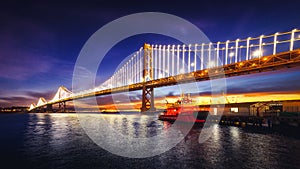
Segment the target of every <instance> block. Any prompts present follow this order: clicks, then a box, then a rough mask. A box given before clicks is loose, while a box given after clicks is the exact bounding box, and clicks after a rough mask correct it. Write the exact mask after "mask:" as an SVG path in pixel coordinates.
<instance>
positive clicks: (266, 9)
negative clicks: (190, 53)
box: [0, 0, 300, 107]
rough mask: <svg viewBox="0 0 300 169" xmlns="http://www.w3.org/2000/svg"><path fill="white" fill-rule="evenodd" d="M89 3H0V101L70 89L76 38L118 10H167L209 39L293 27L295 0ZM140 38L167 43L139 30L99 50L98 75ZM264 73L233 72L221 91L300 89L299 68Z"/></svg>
mask: <svg viewBox="0 0 300 169" xmlns="http://www.w3.org/2000/svg"><path fill="white" fill-rule="evenodd" d="M85 2H86V1H85ZM96 2H97V3H94V2H89V3H83V1H82V2H81V3H74V2H72V3H71V2H60V1H57V2H53V1H48V2H47V1H26V2H25V1H24V2H22V1H21V2H14V1H9V2H0V21H1V26H0V59H1V61H0V107H1V106H11V105H27V104H29V103H31V102H33V101H37V100H38V98H39V97H41V96H42V97H45V98H46V100H47V99H50V98H51V97H53V96H54V94H55V92H56V90H57V89H58V87H59V86H60V85H64V86H66V87H67V88H69V89H70V88H71V83H72V72H73V67H74V64H75V61H76V58H77V56H78V54H79V52H80V50H81V48H82V46H83V44H84V43H85V42H86V40H87V39H88V38H89V37H90V36H91V35H92V34H93V33H94V32H95V31H97V30H98V29H99V28H101V27H102V26H103V25H105V24H106V23H108V22H110V21H112V20H114V19H117V18H119V17H122V16H124V15H128V14H132V13H136V12H151V11H155V12H165V13H170V14H174V15H177V16H179V17H182V18H184V19H187V20H188V21H190V22H192V23H193V24H195V25H196V26H198V27H199V28H200V29H201V30H202V31H203V32H204V33H205V34H206V35H207V36H208V38H209V39H210V40H211V41H212V42H217V41H226V40H228V39H237V38H246V37H249V36H251V37H256V36H259V35H261V34H265V35H267V34H273V33H275V32H285V31H290V30H292V29H294V28H298V29H299V28H300V19H299V16H300V12H299V6H300V2H298V1H294V0H286V1H258V0H251V1H231V0H229V1H224V0H220V1H214V0H205V1H195V2H193V1H178V2H176V1H147V2H146V1H145V2H142V1H126V4H122V2H119V1H115V2H114V1H105V2H102V1H96ZM123 3H125V1H124V2H123ZM283 11H284V12H283ZM144 42H149V43H163V44H167V43H168V42H169V39H164V38H163V37H157V38H153V37H151V36H150V35H145V36H139V37H133V38H131V39H128V40H127V41H126V43H123V44H122V43H120V44H119V45H117V46H116V47H115V48H114V49H113V50H112V51H110V52H109V53H108V55H107V56H106V59H105V60H106V63H109V64H110V67H108V68H107V69H105V71H104V75H100V77H99V78H100V81H101V78H105V77H107V76H109V75H110V74H111V73H112V72H113V71H114V69H115V67H116V66H117V65H118V64H119V63H120V62H121V61H122V60H123V59H124V57H126V56H127V55H128V54H130V53H132V52H134V51H136V50H137V49H138V48H139V47H140V46H141V45H142V44H143V43H144ZM121 54H122V55H121ZM116 55H117V56H118V57H117V58H116V57H114V59H113V60H112V59H110V58H111V57H112V56H116ZM270 74H271V75H270V76H269V75H257V76H253V77H251V78H249V77H248V78H245V77H240V78H233V79H231V80H230V81H229V83H228V84H229V85H228V91H229V92H230V91H231V92H232V93H235V92H240V93H242V92H250V91H261V92H262V91H265V92H269V91H276V90H279V89H280V90H283V91H286V90H287V91H289V90H290V91H291V92H297V91H298V92H299V90H300V86H299V84H298V83H294V82H295V81H294V80H295V78H296V79H297V78H298V79H297V80H298V81H300V79H299V75H298V74H299V69H292V70H288V71H284V72H276V73H275V74H274V73H270ZM260 77H261V78H260ZM252 79H253V80H252ZM283 79H284V81H285V82H284V83H280V82H282V80H283ZM262 80H265V81H269V82H273V83H271V84H270V83H269V84H265V83H261V82H262ZM257 84H259V86H260V88H257ZM264 84H265V85H264ZM241 86H243V87H241Z"/></svg>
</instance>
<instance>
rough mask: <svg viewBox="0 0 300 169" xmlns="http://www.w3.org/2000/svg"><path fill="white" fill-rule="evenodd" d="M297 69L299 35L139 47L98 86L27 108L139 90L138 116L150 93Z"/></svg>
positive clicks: (150, 105) (149, 105) (62, 92)
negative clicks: (218, 80)
mask: <svg viewBox="0 0 300 169" xmlns="http://www.w3.org/2000/svg"><path fill="white" fill-rule="evenodd" d="M296 66H300V30H297V29H294V30H292V31H290V32H284V33H275V34H273V35H267V36H265V35H261V36H259V37H256V38H251V37H249V38H247V39H237V40H234V41H226V42H217V43H209V44H204V43H202V44H189V45H185V44H183V45H150V44H144V46H143V47H141V48H140V49H139V51H137V52H135V53H134V54H133V55H132V56H131V57H130V58H129V59H127V60H126V61H125V62H124V64H123V65H122V66H121V67H120V68H119V69H118V70H117V71H116V72H115V73H114V74H113V75H112V76H111V77H110V78H109V79H107V80H106V81H105V82H104V83H103V84H101V85H99V86H98V87H96V88H94V89H88V90H84V91H80V92H76V93H72V92H71V91H69V90H68V89H67V88H65V87H63V86H61V87H59V89H58V91H57V92H56V94H55V96H54V98H53V99H52V100H50V101H46V100H45V99H44V98H40V99H39V100H38V102H37V104H34V103H33V104H31V105H30V109H29V111H36V110H39V109H41V108H44V107H46V108H47V109H48V110H51V109H52V105H54V104H58V105H59V108H61V109H65V108H66V102H68V101H72V100H76V99H83V98H88V97H95V96H101V95H108V94H112V93H121V92H127V91H136V90H142V107H141V111H142V112H145V111H155V105H154V89H155V88H158V87H163V86H170V85H177V84H182V83H191V82H196V81H205V80H212V79H218V78H226V77H231V76H240V75H246V74H253V73H259V72H265V71H274V70H279V69H286V68H291V67H296Z"/></svg>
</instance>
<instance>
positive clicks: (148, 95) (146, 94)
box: [141, 43, 156, 112]
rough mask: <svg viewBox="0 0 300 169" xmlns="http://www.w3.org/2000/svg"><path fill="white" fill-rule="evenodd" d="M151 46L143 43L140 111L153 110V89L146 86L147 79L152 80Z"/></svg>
mask: <svg viewBox="0 0 300 169" xmlns="http://www.w3.org/2000/svg"><path fill="white" fill-rule="evenodd" d="M152 53H153V52H152V47H151V46H150V45H149V44H146V43H145V44H144V60H143V91H142V92H143V93H142V107H141V112H145V111H155V110H156V109H155V107H154V89H153V87H149V86H146V82H147V81H148V80H153V66H152V65H153V64H152V61H153V59H152Z"/></svg>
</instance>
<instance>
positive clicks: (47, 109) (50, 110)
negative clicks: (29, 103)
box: [46, 104, 53, 113]
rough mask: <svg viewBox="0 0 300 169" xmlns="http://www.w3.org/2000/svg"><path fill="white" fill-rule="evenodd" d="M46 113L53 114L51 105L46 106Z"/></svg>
mask: <svg viewBox="0 0 300 169" xmlns="http://www.w3.org/2000/svg"><path fill="white" fill-rule="evenodd" d="M46 112H48V113H52V112H53V108H52V104H47V108H46Z"/></svg>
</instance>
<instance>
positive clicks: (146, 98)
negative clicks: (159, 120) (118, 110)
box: [141, 85, 156, 112]
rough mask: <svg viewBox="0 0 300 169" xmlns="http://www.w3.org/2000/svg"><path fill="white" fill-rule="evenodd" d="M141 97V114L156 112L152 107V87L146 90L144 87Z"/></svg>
mask: <svg viewBox="0 0 300 169" xmlns="http://www.w3.org/2000/svg"><path fill="white" fill-rule="evenodd" d="M142 97H143V98H142V107H141V112H146V111H151V112H152V111H156V109H155V107H154V89H153V87H149V88H147V87H146V86H145V85H144V86H143V95H142Z"/></svg>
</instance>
